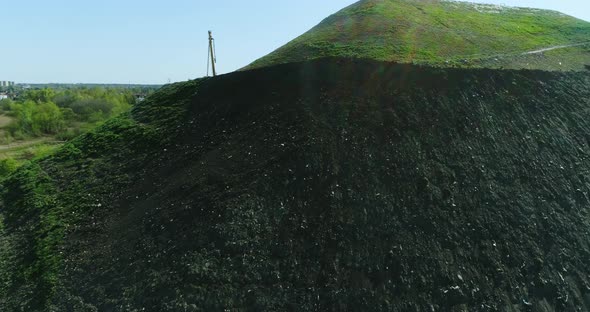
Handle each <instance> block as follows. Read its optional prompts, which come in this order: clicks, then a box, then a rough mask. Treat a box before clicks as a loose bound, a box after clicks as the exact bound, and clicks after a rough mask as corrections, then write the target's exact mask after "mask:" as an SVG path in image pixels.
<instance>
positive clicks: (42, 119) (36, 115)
mask: <svg viewBox="0 0 590 312" xmlns="http://www.w3.org/2000/svg"><path fill="white" fill-rule="evenodd" d="M64 127H65V121H64V116H63V113H62V111H61V110H60V109H59V107H58V106H57V105H55V103H53V102H48V103H41V104H38V105H37V106H36V107H35V110H34V112H33V133H34V134H38V133H44V134H56V133H58V132H59V131H61V130H63V129H64Z"/></svg>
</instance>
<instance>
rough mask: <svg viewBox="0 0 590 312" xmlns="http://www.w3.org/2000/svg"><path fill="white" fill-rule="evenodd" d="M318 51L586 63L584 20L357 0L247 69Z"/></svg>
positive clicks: (570, 65)
mask: <svg viewBox="0 0 590 312" xmlns="http://www.w3.org/2000/svg"><path fill="white" fill-rule="evenodd" d="M322 57H354V58H368V59H374V60H379V61H394V62H400V63H413V64H428V65H433V66H438V67H478V68H481V67H485V68H513V69H521V68H526V69H548V70H571V69H574V70H579V69H583V68H584V65H585V64H588V63H590V23H589V22H586V21H583V20H579V19H576V18H573V17H571V16H567V15H564V14H562V13H559V12H555V11H547V10H539V9H529V8H516V7H506V6H498V5H488V4H474V3H468V2H455V1H438V0H364V1H360V2H358V3H355V4H353V5H351V6H349V7H347V8H345V9H343V10H341V11H340V12H338V13H336V14H334V15H332V16H330V17H328V18H326V19H325V20H324V21H322V22H321V23H320V24H319V25H317V26H316V27H314V28H313V29H311V30H310V31H308V32H307V33H305V34H303V35H302V36H300V37H298V38H296V39H295V40H293V41H291V42H289V43H288V44H286V45H285V46H283V47H281V48H279V49H278V50H276V51H275V52H273V53H271V54H269V55H267V56H265V57H263V58H261V59H259V60H257V61H256V62H254V63H253V64H251V65H250V66H248V67H247V69H251V68H258V67H263V66H269V65H273V64H282V63H290V62H301V61H305V60H310V59H317V58H322Z"/></svg>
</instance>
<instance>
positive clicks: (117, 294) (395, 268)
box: [0, 57, 590, 312]
mask: <svg viewBox="0 0 590 312" xmlns="http://www.w3.org/2000/svg"><path fill="white" fill-rule="evenodd" d="M588 65H590V64H588ZM589 107H590V72H588V71H571V72H561V71H541V70H508V69H504V70H497V69H488V68H439V67H432V66H417V65H412V64H397V63H389V62H383V61H378V60H367V59H364V60H360V59H356V58H340V57H338V58H336V57H331V58H322V59H317V60H311V61H303V62H296V63H290V64H282V65H273V66H266V67H263V68H258V69H254V70H248V71H240V72H236V73H232V74H228V75H223V76H218V77H215V78H204V79H198V80H194V81H189V82H183V83H177V84H172V85H167V86H164V87H163V88H162V89H161V90H159V91H158V92H157V93H155V94H154V95H153V96H151V97H149V98H148V99H146V101H144V102H142V103H141V104H138V105H137V106H136V107H134V108H133V110H132V111H131V112H129V113H127V114H124V115H122V116H120V117H117V118H114V119H112V120H110V121H108V122H106V123H105V124H104V125H102V126H100V127H99V128H97V129H95V130H93V131H91V132H90V133H88V134H85V135H83V136H81V137H79V138H76V139H74V140H73V141H71V142H68V143H66V144H65V145H64V146H63V148H61V149H60V150H59V151H58V152H56V153H55V154H54V155H52V156H48V157H46V158H44V159H40V160H36V161H33V162H30V163H28V164H27V165H25V166H23V167H21V168H20V169H19V170H18V171H16V172H15V173H13V174H12V175H11V176H9V177H8V178H7V179H5V180H4V181H2V182H1V183H0V185H1V186H0V310H1V311H158V312H160V311H226V310H230V311H234V310H235V311H433V310H434V311H578V310H582V311H584V310H589V309H590V267H589V266H588V265H587V264H588V263H590V215H589V213H590V109H589Z"/></svg>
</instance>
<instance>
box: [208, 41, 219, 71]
mask: <svg viewBox="0 0 590 312" xmlns="http://www.w3.org/2000/svg"><path fill="white" fill-rule="evenodd" d="M207 58H208V59H209V58H210V59H211V68H212V69H213V77H215V76H217V72H216V71H215V63H216V62H217V59H216V57H215V39H213V33H212V32H211V31H209V52H208V56H207ZM207 76H209V61H207Z"/></svg>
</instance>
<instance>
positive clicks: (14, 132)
mask: <svg viewBox="0 0 590 312" xmlns="http://www.w3.org/2000/svg"><path fill="white" fill-rule="evenodd" d="M153 90H155V89H152V90H151V91H150V90H145V89H133V88H104V87H93V88H87V87H78V88H60V89H52V88H43V89H28V90H24V91H23V92H22V93H20V94H19V96H18V97H17V98H16V99H14V100H11V99H4V100H1V101H0V113H2V114H5V115H7V116H10V117H13V119H14V120H13V122H12V123H11V124H10V125H8V126H7V128H6V129H5V130H7V131H5V133H4V138H1V139H2V140H4V141H7V140H8V141H10V140H11V139H26V138H30V137H38V136H43V135H56V136H57V137H58V138H60V139H64V140H67V139H69V138H71V137H73V136H76V135H78V134H79V133H81V132H82V131H83V130H85V129H87V128H89V127H92V126H94V125H96V124H97V123H100V122H102V121H104V120H106V119H107V118H109V117H111V116H114V115H117V114H120V113H122V112H124V111H126V110H128V109H130V107H131V106H132V105H133V104H134V103H135V102H136V101H137V98H138V97H144V96H147V95H149V93H151V92H153Z"/></svg>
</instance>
